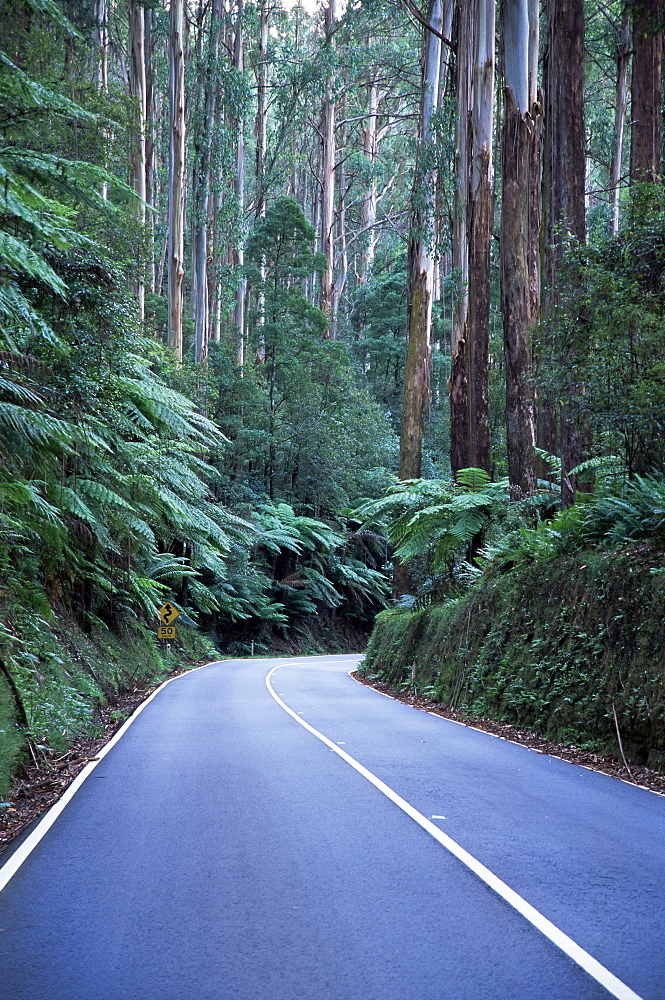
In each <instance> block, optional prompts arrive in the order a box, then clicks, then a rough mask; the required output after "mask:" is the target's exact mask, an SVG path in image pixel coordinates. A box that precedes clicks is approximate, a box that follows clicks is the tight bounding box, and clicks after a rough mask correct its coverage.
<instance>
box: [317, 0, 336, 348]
mask: <svg viewBox="0 0 665 1000" xmlns="http://www.w3.org/2000/svg"><path fill="white" fill-rule="evenodd" d="M336 18H337V8H336V0H328V3H327V5H326V7H325V10H324V31H325V46H324V50H323V55H324V58H325V60H326V77H325V85H324V92H323V101H322V104H321V252H322V253H323V256H324V257H325V258H326V269H325V271H324V272H323V275H322V276H321V301H320V306H321V311H322V312H323V313H325V315H326V316H331V314H332V308H333V298H334V283H335V275H334V267H335V237H334V231H333V225H334V211H335V155H336V154H335V150H336V146H335V93H334V88H335V73H334V67H333V60H334V46H333V39H334V32H335V20H336ZM329 333H330V327H328V334H329Z"/></svg>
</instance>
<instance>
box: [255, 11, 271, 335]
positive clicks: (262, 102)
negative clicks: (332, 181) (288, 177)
mask: <svg viewBox="0 0 665 1000" xmlns="http://www.w3.org/2000/svg"><path fill="white" fill-rule="evenodd" d="M269 16H270V10H269V8H268V4H267V0H262V3H261V8H260V11H259V59H258V67H257V79H256V206H255V213H254V214H255V217H256V218H257V219H264V218H265V214H266V197H267V180H268V179H267V177H266V161H267V156H268V19H269ZM259 269H260V279H259V284H260V288H261V291H260V292H259V296H258V315H259V327H260V328H262V327H263V326H265V294H264V291H263V287H264V284H265V278H266V267H265V263H264V261H263V259H262V260H261V264H260V268H259ZM264 340H265V338H264V335H263V329H260V330H259V353H260V354H264V353H265V344H264Z"/></svg>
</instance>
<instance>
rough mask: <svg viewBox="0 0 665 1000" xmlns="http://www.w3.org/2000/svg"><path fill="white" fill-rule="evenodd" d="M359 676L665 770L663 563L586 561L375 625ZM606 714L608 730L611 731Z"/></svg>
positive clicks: (549, 567)
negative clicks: (413, 687)
mask: <svg viewBox="0 0 665 1000" xmlns="http://www.w3.org/2000/svg"><path fill="white" fill-rule="evenodd" d="M364 671H365V673H366V674H368V675H376V676H379V677H380V678H381V679H382V680H386V681H389V682H391V683H398V684H399V683H403V682H404V683H405V682H409V681H411V680H412V679H413V680H414V681H415V683H416V684H417V685H418V686H419V687H420V688H421V689H423V688H424V689H427V691H428V693H429V694H432V695H433V696H434V697H436V698H437V699H438V700H440V701H441V702H443V703H445V704H447V705H452V706H454V707H466V708H468V709H469V710H471V711H473V712H474V713H477V714H479V715H485V716H489V717H490V718H495V719H501V720H504V721H507V722H512V723H514V724H516V725H519V726H521V727H523V728H529V729H531V730H533V731H534V732H537V733H540V734H541V735H543V736H548V737H551V738H552V739H557V740H564V741H568V742H575V743H577V744H589V743H592V744H594V745H595V747H598V748H606V749H607V750H608V751H612V752H617V751H618V746H617V742H618V741H617V731H616V730H617V725H618V727H619V731H620V734H621V740H622V743H623V749H624V752H625V754H626V757H627V758H628V760H629V761H630V760H633V761H635V762H636V763H641V764H647V765H648V766H649V767H653V768H654V769H657V770H665V572H663V556H662V553H660V554H659V555H658V557H656V556H655V555H650V554H649V551H648V549H645V550H642V551H622V552H607V551H595V550H594V551H585V552H578V553H576V554H575V555H573V556H569V557H566V558H558V559H554V560H551V561H549V562H537V563H533V564H530V565H527V566H523V567H521V568H514V569H512V570H511V571H509V572H506V573H503V574H498V575H495V576H493V577H489V578H485V579H483V580H482V581H481V582H480V583H479V584H477V585H476V586H475V587H474V588H473V589H472V590H470V591H469V592H468V593H467V594H466V595H465V596H464V597H462V598H461V599H460V600H459V601H457V602H449V603H447V604H444V605H441V606H431V607H428V608H425V609H424V610H421V611H415V612H404V611H398V610H390V611H385V612H383V613H382V614H380V615H379V616H378V619H377V622H376V626H375V629H374V632H373V633H372V637H371V639H370V643H369V646H368V650H367V656H366V660H365V666H364ZM615 714H616V722H615Z"/></svg>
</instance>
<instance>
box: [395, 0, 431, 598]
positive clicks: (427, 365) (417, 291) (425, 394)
mask: <svg viewBox="0 0 665 1000" xmlns="http://www.w3.org/2000/svg"><path fill="white" fill-rule="evenodd" d="M427 20H428V23H429V24H431V25H432V27H433V28H434V29H435V31H437V32H438V33H439V34H438V35H437V34H434V32H432V31H429V30H428V29H427V28H425V29H424V33H423V49H422V83H421V91H420V117H419V123H418V133H419V134H418V153H417V161H416V171H415V177H414V182H413V193H412V196H411V241H410V243H409V263H408V274H407V280H408V287H407V324H408V328H407V347H406V362H405V365H404V403H403V407H402V430H401V434H400V441H399V478H400V479H417V478H418V477H419V476H420V471H421V463H422V451H423V433H424V429H425V413H426V410H427V407H428V405H429V395H430V369H431V361H432V358H431V354H432V352H431V346H430V328H431V324H432V292H433V279H434V253H435V236H436V234H435V197H436V181H437V169H436V165H435V163H434V162H433V153H434V150H433V145H434V141H433V135H432V118H433V115H434V112H435V111H436V109H437V106H438V101H439V73H440V71H441V38H440V37H439V36H440V34H441V29H442V26H443V0H430V5H429V10H428V16H427ZM409 589H410V580H409V574H408V571H407V569H406V567H405V566H404V565H403V564H402V563H401V562H399V560H398V561H396V563H395V566H394V571H393V593H394V595H395V596H396V597H399V596H401V595H402V594H405V593H408V592H409Z"/></svg>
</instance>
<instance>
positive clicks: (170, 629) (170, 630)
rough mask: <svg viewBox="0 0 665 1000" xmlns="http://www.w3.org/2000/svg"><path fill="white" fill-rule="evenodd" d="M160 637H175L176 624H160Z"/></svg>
mask: <svg viewBox="0 0 665 1000" xmlns="http://www.w3.org/2000/svg"><path fill="white" fill-rule="evenodd" d="M157 638H158V639H175V625H158V626H157Z"/></svg>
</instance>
